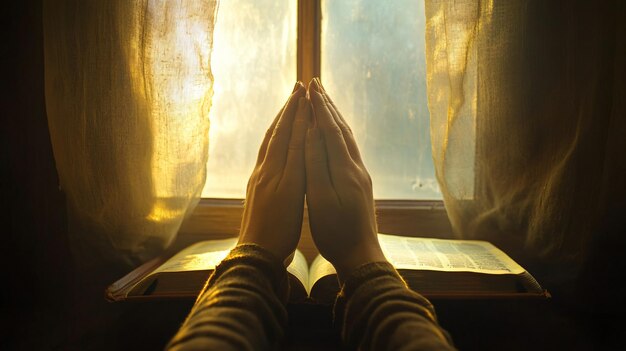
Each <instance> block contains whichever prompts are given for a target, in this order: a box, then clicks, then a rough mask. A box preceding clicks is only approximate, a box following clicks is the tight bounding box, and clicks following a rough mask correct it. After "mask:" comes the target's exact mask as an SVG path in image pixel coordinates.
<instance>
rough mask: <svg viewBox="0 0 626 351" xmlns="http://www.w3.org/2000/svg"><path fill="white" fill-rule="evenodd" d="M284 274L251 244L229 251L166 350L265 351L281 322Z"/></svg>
mask: <svg viewBox="0 0 626 351" xmlns="http://www.w3.org/2000/svg"><path fill="white" fill-rule="evenodd" d="M288 294H289V287H288V280H287V273H286V270H285V268H284V267H283V265H282V262H279V260H278V259H276V258H275V257H273V256H272V255H271V254H269V253H268V252H267V251H265V250H264V249H262V248H260V247H259V246H256V245H242V246H238V247H236V248H235V249H233V250H232V251H231V252H230V254H229V255H228V257H226V259H224V260H223V261H222V263H220V265H218V267H217V268H216V270H215V271H214V273H213V274H212V275H211V277H210V278H209V280H208V281H207V284H206V286H205V288H204V289H203V291H202V292H201V293H200V295H199V296H198V299H197V300H196V303H195V304H194V306H193V308H192V310H191V312H190V313H189V316H188V317H187V319H186V320H185V322H184V323H183V325H182V327H181V328H180V330H179V331H178V333H177V334H176V335H175V336H174V338H173V339H172V340H171V341H170V343H169V344H168V346H167V350H176V351H178V350H200V349H204V350H215V349H219V350H268V349H273V348H275V347H276V345H278V344H279V343H280V342H281V341H282V339H283V336H284V331H285V326H286V323H287V312H286V309H285V306H284V305H285V302H286V300H287V297H288Z"/></svg>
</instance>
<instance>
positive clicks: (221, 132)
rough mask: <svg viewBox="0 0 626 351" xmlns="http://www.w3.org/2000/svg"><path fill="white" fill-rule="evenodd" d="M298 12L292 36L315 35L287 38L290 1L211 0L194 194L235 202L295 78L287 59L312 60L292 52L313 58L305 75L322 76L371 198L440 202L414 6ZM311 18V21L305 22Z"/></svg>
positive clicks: (337, 4) (419, 21)
mask: <svg viewBox="0 0 626 351" xmlns="http://www.w3.org/2000/svg"><path fill="white" fill-rule="evenodd" d="M300 6H301V8H300V29H301V30H302V27H303V26H306V25H307V24H308V25H309V26H310V27H311V28H309V30H316V29H317V30H318V31H319V32H318V33H312V34H313V35H311V33H301V38H298V37H297V33H298V2H296V1H288V0H284V1H276V0H230V1H223V2H221V3H220V8H219V12H218V20H217V23H216V28H215V31H214V50H213V55H212V69H213V75H214V77H215V85H214V92H215V93H214V97H213V106H212V108H211V113H210V117H211V129H210V138H209V140H210V141H209V144H210V150H209V161H208V164H207V168H208V178H207V182H206V186H205V189H204V191H203V197H210V198H244V197H245V187H246V183H247V180H248V177H249V176H250V172H251V171H252V167H253V166H254V161H255V159H256V153H257V150H258V146H259V144H260V142H261V140H262V138H263V135H264V131H265V129H266V128H267V126H268V125H269V124H270V122H271V120H272V119H273V118H274V116H275V114H276V112H277V111H278V110H279V109H280V107H281V106H282V104H283V103H284V100H285V98H286V96H288V94H289V92H290V91H291V89H292V87H293V82H295V80H296V79H297V78H303V77H302V76H303V75H304V74H303V72H302V67H301V66H302V64H303V63H302V62H301V63H300V74H299V75H300V77H297V73H298V62H297V60H298V59H300V60H304V59H305V57H306V60H308V61H315V59H313V60H311V57H309V54H307V55H304V54H303V53H302V52H301V53H300V55H298V53H297V50H298V48H299V49H300V50H301V51H304V50H309V51H310V50H316V51H318V52H313V56H314V57H317V58H319V66H320V68H321V72H312V73H313V74H312V75H317V74H315V73H318V74H319V75H320V76H321V77H322V82H323V83H324V85H325V86H326V88H327V90H328V91H329V92H330V93H331V95H332V96H333V98H334V99H335V102H336V103H337V105H338V107H339V109H340V110H341V112H342V113H343V115H344V117H345V118H346V119H347V120H348V123H349V124H350V126H351V127H352V129H353V131H354V133H355V137H356V139H357V142H358V143H359V147H360V149H361V152H362V154H363V158H364V161H365V165H366V166H367V167H368V170H369V171H370V174H371V176H372V179H373V182H374V196H375V198H377V199H422V200H432V199H441V193H440V191H439V187H438V185H437V182H436V180H435V176H434V168H433V164H432V157H431V153H430V133H429V115H428V108H427V102H426V69H425V57H424V36H423V35H421V34H419V33H423V32H424V28H425V19H424V4H423V2H420V1H411V0H401V1H399V0H396V1H367V0H342V1H321V2H319V3H318V1H304V0H301V1H300ZM316 6H317V8H316ZM320 10H321V16H319V17H318V16H316V12H317V11H320ZM320 17H321V23H316V22H314V21H318V18H320ZM305 21H306V22H307V23H303V22H305ZM311 24H312V25H311ZM307 35H308V36H309V38H306V37H304V38H303V37H302V36H307ZM314 36H317V37H318V38H319V45H309V46H310V47H309V48H307V47H306V45H307V44H308V43H304V45H303V43H302V41H304V40H309V41H316V40H318V39H315V37H314ZM298 40H300V41H301V43H300V45H298ZM309 64H313V65H315V64H316V62H311V63H309ZM315 70H318V68H313V69H312V70H310V71H315ZM309 74H310V73H309ZM307 80H308V79H307ZM305 83H307V82H305ZM233 145H237V147H233Z"/></svg>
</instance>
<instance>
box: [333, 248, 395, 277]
mask: <svg viewBox="0 0 626 351" xmlns="http://www.w3.org/2000/svg"><path fill="white" fill-rule="evenodd" d="M371 262H387V258H386V257H385V255H384V254H383V251H382V249H381V248H380V246H379V245H366V246H363V247H358V248H355V249H353V250H352V251H351V252H350V253H349V254H347V255H344V256H343V257H342V259H341V260H336V262H335V263H334V264H333V265H334V267H335V270H336V271H337V277H338V279H339V282H340V284H343V282H345V280H346V279H347V277H349V276H350V275H351V274H352V272H354V271H355V270H356V269H357V268H358V267H360V266H362V265H365V264H368V263H371Z"/></svg>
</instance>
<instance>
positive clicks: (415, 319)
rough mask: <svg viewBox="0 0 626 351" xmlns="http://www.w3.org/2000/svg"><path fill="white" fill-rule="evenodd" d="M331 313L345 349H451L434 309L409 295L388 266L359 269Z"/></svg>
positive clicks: (383, 264)
mask: <svg viewBox="0 0 626 351" xmlns="http://www.w3.org/2000/svg"><path fill="white" fill-rule="evenodd" d="M334 313H335V316H334V317H335V323H336V324H337V326H338V327H340V328H341V336H342V339H343V340H344V342H345V344H346V345H347V346H348V348H349V349H357V348H360V349H362V350H398V349H406V350H448V349H454V347H453V345H452V341H451V339H450V337H449V335H448V333H447V332H446V331H445V330H443V329H442V328H441V327H440V326H439V324H438V323H437V317H436V314H435V310H434V308H433V306H432V304H431V303H430V302H429V301H428V300H427V299H426V298H424V297H423V296H421V295H420V294H418V293H416V292H414V291H411V290H410V289H408V288H407V286H406V283H405V282H404V281H403V280H402V278H400V276H399V275H398V273H397V272H396V270H395V269H394V268H393V267H392V266H391V265H390V264H389V263H386V262H376V263H368V264H365V265H363V266H361V267H359V268H357V269H356V270H355V271H354V272H353V273H352V274H351V275H350V276H349V277H348V278H347V279H346V281H345V283H344V285H343V288H342V291H341V292H340V294H339V296H338V298H337V301H336V303H335V309H334Z"/></svg>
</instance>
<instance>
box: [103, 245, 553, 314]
mask: <svg viewBox="0 0 626 351" xmlns="http://www.w3.org/2000/svg"><path fill="white" fill-rule="evenodd" d="M378 239H379V242H380V244H381V247H382V249H383V252H384V254H385V257H386V258H387V259H388V260H389V262H390V263H391V264H393V265H394V267H396V269H397V270H398V272H399V273H400V275H401V276H402V277H403V278H404V279H405V281H406V282H407V284H408V285H409V287H410V288H411V289H413V290H415V291H417V292H419V293H420V294H422V295H424V296H426V297H427V298H462V299H474V298H528V297H539V298H545V297H548V296H549V294H548V292H547V291H545V290H544V289H543V288H542V287H541V286H540V285H539V283H538V282H537V281H536V280H535V278H533V276H532V275H531V274H530V273H529V272H527V271H526V270H525V269H524V268H522V267H521V266H520V265H519V264H517V263H516V262H515V261H513V259H511V258H510V257H509V256H508V255H506V254H505V253H504V252H502V251H501V250H500V249H498V248H497V247H495V246H494V245H492V244H491V243H489V242H486V241H478V240H447V239H432V238H414V237H406V236H397V235H386V234H378ZM236 243H237V239H236V238H231V239H223V240H208V241H201V242H198V243H195V244H193V245H191V246H189V247H187V248H186V249H183V250H181V251H180V252H178V253H176V254H175V255H173V256H171V257H169V258H166V257H164V258H157V259H154V260H152V261H149V262H147V263H146V264H144V265H142V266H140V267H138V268H137V269H135V270H134V271H133V272H131V273H129V274H128V275H127V276H125V277H124V278H122V279H120V280H119V281H117V282H115V283H114V284H112V285H111V286H109V288H108V289H107V291H106V296H107V298H108V299H109V300H111V301H122V300H137V299H139V300H145V299H162V298H196V297H197V295H198V294H199V292H200V291H201V290H202V288H203V286H204V284H205V282H206V280H207V278H208V277H209V275H210V273H211V271H212V270H213V269H214V268H215V266H216V265H217V264H219V262H220V261H221V260H222V259H224V257H226V255H227V254H228V252H229V251H230V249H232V248H233V247H234V246H235V245H236ZM287 271H288V272H289V279H290V284H291V296H290V301H291V302H316V303H322V304H331V303H333V301H334V299H335V296H336V295H337V292H338V291H339V284H338V282H337V276H336V271H335V269H334V268H333V266H332V265H331V264H330V263H329V262H328V261H327V260H325V259H324V258H323V257H322V256H321V255H318V256H317V257H316V258H315V259H314V260H313V262H312V263H311V265H310V266H309V265H308V264H307V261H306V259H305V257H304V256H303V255H302V253H301V252H300V251H296V253H295V256H294V259H293V261H292V263H291V264H290V265H289V267H287Z"/></svg>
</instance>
